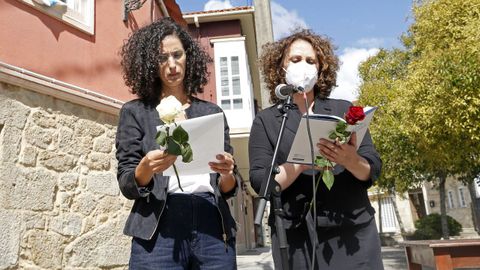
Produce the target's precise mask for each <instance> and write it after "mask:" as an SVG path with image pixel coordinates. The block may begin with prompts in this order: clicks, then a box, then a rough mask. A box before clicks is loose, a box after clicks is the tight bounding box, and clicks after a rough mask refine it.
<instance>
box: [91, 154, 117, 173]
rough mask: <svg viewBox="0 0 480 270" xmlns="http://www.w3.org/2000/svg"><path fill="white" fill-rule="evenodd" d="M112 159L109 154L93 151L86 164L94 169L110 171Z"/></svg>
mask: <svg viewBox="0 0 480 270" xmlns="http://www.w3.org/2000/svg"><path fill="white" fill-rule="evenodd" d="M110 159H111V156H110V155H109V154H104V153H91V154H89V155H88V157H87V161H86V165H87V166H88V168H89V169H91V170H94V171H108V170H109V169H110Z"/></svg>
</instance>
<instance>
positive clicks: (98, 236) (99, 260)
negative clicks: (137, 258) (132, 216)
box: [64, 212, 131, 269]
mask: <svg viewBox="0 0 480 270" xmlns="http://www.w3.org/2000/svg"><path fill="white" fill-rule="evenodd" d="M127 214H128V213H127V212H124V213H122V214H121V215H119V216H118V217H115V218H111V219H109V221H108V222H106V223H104V224H102V225H100V226H98V227H96V228H95V229H94V230H92V231H90V232H88V233H86V234H83V235H82V236H80V237H79V238H77V239H75V240H74V241H73V242H72V243H70V244H69V245H68V246H67V247H66V248H65V253H64V258H65V262H66V263H65V266H66V267H67V268H74V267H100V268H108V269H110V268H112V267H120V266H127V265H128V259H129V257H130V243H131V238H130V237H127V236H125V235H123V234H122V231H123V225H124V224H125V220H126V218H127Z"/></svg>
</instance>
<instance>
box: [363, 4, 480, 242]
mask: <svg viewBox="0 0 480 270" xmlns="http://www.w3.org/2000/svg"><path fill="white" fill-rule="evenodd" d="M413 19H414V22H413V24H412V25H411V26H410V28H409V31H408V33H407V34H406V35H405V36H404V37H403V39H402V41H403V44H404V45H405V48H404V49H395V50H391V51H386V50H381V51H380V53H379V54H378V55H376V56H374V57H373V58H371V59H369V60H368V61H367V62H365V63H364V64H363V65H362V66H361V69H360V74H361V77H362V79H363V81H364V82H363V85H362V86H361V88H360V92H361V96H360V103H361V104H378V105H379V106H380V107H381V110H380V112H381V113H379V114H378V117H376V119H375V121H374V122H373V126H372V135H373V137H374V139H375V142H376V145H378V146H379V151H380V152H381V154H382V158H383V159H384V161H385V162H384V163H385V169H384V175H383V176H382V181H380V182H379V184H380V185H381V186H384V187H387V188H392V187H393V188H397V189H398V190H401V191H404V190H407V189H408V188H409V187H410V186H411V185H414V184H415V183H419V182H421V181H424V180H427V181H435V182H436V184H437V185H438V187H439V191H440V198H441V203H440V207H441V214H442V231H443V237H444V238H448V226H447V219H446V208H445V180H446V178H447V177H448V176H453V177H456V178H462V177H463V178H466V177H471V176H472V175H476V174H478V168H479V162H480V158H479V157H480V31H479V30H478V29H480V1H479V0H425V1H418V2H417V3H416V4H415V5H414V8H413ZM469 180H473V178H470V179H469Z"/></svg>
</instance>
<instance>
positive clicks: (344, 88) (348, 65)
mask: <svg viewBox="0 0 480 270" xmlns="http://www.w3.org/2000/svg"><path fill="white" fill-rule="evenodd" d="M376 53H378V48H371V49H361V48H346V49H344V50H343V52H342V54H341V55H340V57H339V59H340V62H341V65H340V70H339V71H338V74H337V85H338V87H336V88H335V89H333V91H332V93H331V94H330V97H331V98H336V99H344V100H348V101H354V100H356V99H357V98H358V87H359V86H360V83H361V81H360V77H359V76H358V66H359V65H360V63H361V62H363V61H365V60H366V59H367V58H368V57H370V56H372V55H375V54H376Z"/></svg>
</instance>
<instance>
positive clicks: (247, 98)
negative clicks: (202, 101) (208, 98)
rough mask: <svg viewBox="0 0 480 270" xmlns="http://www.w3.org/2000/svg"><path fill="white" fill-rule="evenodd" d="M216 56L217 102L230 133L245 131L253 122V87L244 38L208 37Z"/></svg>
mask: <svg viewBox="0 0 480 270" xmlns="http://www.w3.org/2000/svg"><path fill="white" fill-rule="evenodd" d="M210 42H211V43H212V44H213V47H214V55H215V85H216V87H215V88H216V89H215V91H216V102H217V104H218V105H219V106H220V107H221V108H222V110H223V111H224V113H225V115H226V117H227V120H228V125H229V126H230V131H231V132H232V133H246V132H248V131H249V130H250V127H251V125H252V122H253V116H254V111H253V108H254V106H253V86H252V81H251V78H250V70H249V65H248V55H247V51H246V47H245V37H228V38H217V39H210Z"/></svg>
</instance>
